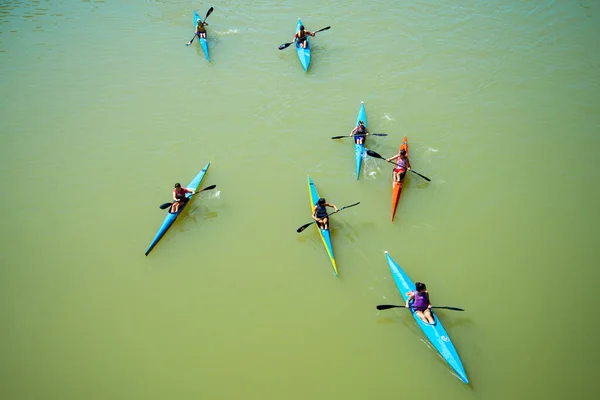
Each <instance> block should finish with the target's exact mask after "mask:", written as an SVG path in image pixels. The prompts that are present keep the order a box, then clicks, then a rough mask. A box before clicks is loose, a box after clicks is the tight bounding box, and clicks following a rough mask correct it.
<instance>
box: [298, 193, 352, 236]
mask: <svg viewBox="0 0 600 400" xmlns="http://www.w3.org/2000/svg"><path fill="white" fill-rule="evenodd" d="M359 204H360V201H359V202H357V203H354V204H350V205H349V206H345V207H342V208H340V209H339V210H337V211H334V212H332V213H331V214H327V217H330V216H331V215H333V214H335V213H338V212H340V211H342V210H343V209H346V208H350V207H354V206H357V205H359ZM315 222H317V221H312V222H309V223H307V224H304V225H302V226H301V227H300V228H298V229H296V232H298V233H300V232H302V231H303V230H305V229H306V228H308V227H309V226H311V225H312V224H314V223H315Z"/></svg>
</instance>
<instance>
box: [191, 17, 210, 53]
mask: <svg viewBox="0 0 600 400" xmlns="http://www.w3.org/2000/svg"><path fill="white" fill-rule="evenodd" d="M205 26H208V24H207V23H206V22H204V21H202V20H201V19H199V18H198V23H197V24H196V36H198V37H199V38H204V39H206V28H204V27H205ZM196 36H194V37H196ZM192 40H194V39H192ZM192 40H190V41H189V42H188V46H189V45H190V44H192Z"/></svg>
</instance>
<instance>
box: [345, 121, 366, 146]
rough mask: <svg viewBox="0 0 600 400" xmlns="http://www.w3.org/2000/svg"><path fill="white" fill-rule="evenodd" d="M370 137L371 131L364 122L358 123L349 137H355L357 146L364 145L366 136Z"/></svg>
mask: <svg viewBox="0 0 600 400" xmlns="http://www.w3.org/2000/svg"><path fill="white" fill-rule="evenodd" d="M368 135H369V131H368V130H367V127H366V126H365V123H364V121H358V125H356V127H355V128H354V129H352V131H351V132H350V135H349V136H354V142H355V143H356V144H363V143H364V141H365V136H368Z"/></svg>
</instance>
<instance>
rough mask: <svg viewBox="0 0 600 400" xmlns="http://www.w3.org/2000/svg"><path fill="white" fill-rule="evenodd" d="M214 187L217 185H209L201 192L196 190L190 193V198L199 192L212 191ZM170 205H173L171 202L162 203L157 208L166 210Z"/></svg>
mask: <svg viewBox="0 0 600 400" xmlns="http://www.w3.org/2000/svg"><path fill="white" fill-rule="evenodd" d="M216 187H217V185H210V186H207V187H205V188H204V189H202V190H198V191H196V192H194V193H192V196H193V195H195V194H198V193H200V192H204V191H205V190H213V189H214V188H216ZM172 205H173V202H171V203H164V204H161V205H160V206H159V208H160V209H161V210H166V209H167V208H169V207H171V206H172Z"/></svg>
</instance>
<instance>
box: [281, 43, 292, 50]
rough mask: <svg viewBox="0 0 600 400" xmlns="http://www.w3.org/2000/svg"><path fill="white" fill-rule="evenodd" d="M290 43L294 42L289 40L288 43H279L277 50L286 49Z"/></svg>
mask: <svg viewBox="0 0 600 400" xmlns="http://www.w3.org/2000/svg"><path fill="white" fill-rule="evenodd" d="M292 43H294V42H289V43H284V44H281V45H279V47H278V49H279V50H283V49H287V48H288V47H290V45H291V44H292Z"/></svg>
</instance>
